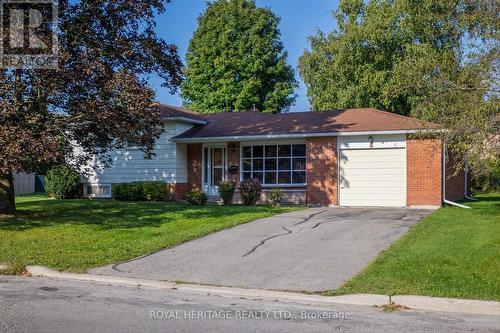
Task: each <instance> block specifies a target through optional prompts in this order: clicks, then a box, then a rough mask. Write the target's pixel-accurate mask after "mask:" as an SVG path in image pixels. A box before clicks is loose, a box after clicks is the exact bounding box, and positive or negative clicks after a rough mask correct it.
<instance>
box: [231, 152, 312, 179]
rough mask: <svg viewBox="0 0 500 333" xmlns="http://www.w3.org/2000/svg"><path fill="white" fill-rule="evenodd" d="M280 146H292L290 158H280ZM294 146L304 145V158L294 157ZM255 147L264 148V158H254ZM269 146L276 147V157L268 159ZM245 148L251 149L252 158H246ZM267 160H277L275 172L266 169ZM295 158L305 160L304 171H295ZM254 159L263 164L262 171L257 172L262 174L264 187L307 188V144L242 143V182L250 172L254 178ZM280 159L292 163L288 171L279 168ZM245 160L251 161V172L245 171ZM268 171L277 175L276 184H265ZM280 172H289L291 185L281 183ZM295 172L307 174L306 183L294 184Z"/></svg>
mask: <svg viewBox="0 0 500 333" xmlns="http://www.w3.org/2000/svg"><path fill="white" fill-rule="evenodd" d="M280 145H290V154H289V155H290V156H284V157H283V156H279V146H280ZM293 145H303V146H304V148H305V153H304V156H294V155H293ZM254 146H262V149H263V156H262V157H256V158H254V156H253V147H254ZM267 146H275V147H276V156H275V157H266V154H265V153H266V147H267ZM245 147H250V157H244V155H243V152H244V149H245ZM266 158H271V159H273V158H274V159H275V161H276V162H275V163H276V168H275V169H274V170H267V169H266V166H265V165H266ZM294 158H303V159H304V160H305V165H304V169H296V170H295V169H293V160H294ZM254 159H261V160H262V162H263V166H262V170H257V172H261V173H262V187H265V188H267V187H271V188H272V187H304V186H307V146H306V143H305V142H276V143H274V142H262V143H260V142H252V143H241V149H240V168H239V169H240V181H243V180H244V177H243V174H244V173H248V172H250V174H251V176H252V177H253V172H254V170H253V167H254ZM280 159H289V163H290V168H289V169H287V170H281V169H280V168H279V162H280ZM244 160H249V161H250V170H246V171H245V170H244V165H243V161H244ZM266 171H267V172H274V173H275V174H276V180H275V183H273V184H268V183H266V182H265V179H266ZM280 172H288V173H289V177H290V183H282V184H280V183H279V173H280ZM294 172H304V174H305V182H303V183H293V173H294Z"/></svg>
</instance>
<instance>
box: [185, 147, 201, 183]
mask: <svg viewBox="0 0 500 333" xmlns="http://www.w3.org/2000/svg"><path fill="white" fill-rule="evenodd" d="M202 149H203V148H202V144H201V143H190V144H188V145H187V175H188V188H189V189H190V190H191V189H194V188H198V189H201V164H202V161H201V159H202Z"/></svg>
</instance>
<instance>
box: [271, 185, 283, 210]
mask: <svg viewBox="0 0 500 333" xmlns="http://www.w3.org/2000/svg"><path fill="white" fill-rule="evenodd" d="M282 199H283V192H281V189H280V188H279V187H275V188H274V189H273V190H272V191H271V194H269V201H270V202H271V205H273V206H276V207H279V205H280V204H281V200H282Z"/></svg>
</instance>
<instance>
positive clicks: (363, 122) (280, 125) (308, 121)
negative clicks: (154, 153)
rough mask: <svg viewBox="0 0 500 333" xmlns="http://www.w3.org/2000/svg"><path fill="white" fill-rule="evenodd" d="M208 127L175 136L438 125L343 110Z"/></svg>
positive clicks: (228, 119)
mask: <svg viewBox="0 0 500 333" xmlns="http://www.w3.org/2000/svg"><path fill="white" fill-rule="evenodd" d="M205 119H206V120H207V121H208V124H207V125H202V126H196V127H193V128H192V129H190V130H188V131H187V132H184V133H182V134H180V135H178V136H176V137H175V139H183V138H203V137H208V138H210V137H226V136H228V137H231V136H254V135H279V134H307V133H332V132H333V133H335V132H365V131H394V130H418V129H426V128H427V129H428V128H436V127H437V125H435V124H431V123H426V122H423V121H420V120H418V119H415V118H410V117H405V116H401V115H398V114H394V113H390V112H386V111H380V110H377V109H371V108H364V109H343V110H332V111H324V112H291V113H281V114H266V113H261V112H257V111H247V112H223V113H216V114H211V115H205Z"/></svg>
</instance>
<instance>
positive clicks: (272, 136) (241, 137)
mask: <svg viewBox="0 0 500 333" xmlns="http://www.w3.org/2000/svg"><path fill="white" fill-rule="evenodd" d="M425 131H430V132H443V131H444V130H443V129H432V128H423V129H407V130H382V131H357V132H323V133H314V132H304V133H291V134H267V135H232V136H213V137H210V136H205V137H196V138H177V137H173V138H171V140H172V141H174V142H179V143H198V142H221V141H252V140H260V139H264V140H268V139H289V138H291V139H293V138H307V137H323V136H354V135H383V134H413V133H418V132H425ZM180 135H181V134H180Z"/></svg>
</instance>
